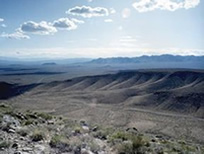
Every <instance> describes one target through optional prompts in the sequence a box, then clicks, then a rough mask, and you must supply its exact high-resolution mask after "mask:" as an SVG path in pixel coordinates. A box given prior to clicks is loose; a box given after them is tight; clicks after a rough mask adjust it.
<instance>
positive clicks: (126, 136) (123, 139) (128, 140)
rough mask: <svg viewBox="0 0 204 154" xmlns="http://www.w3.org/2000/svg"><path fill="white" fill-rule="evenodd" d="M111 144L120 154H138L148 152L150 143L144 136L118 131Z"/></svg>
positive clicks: (111, 139) (111, 138)
mask: <svg viewBox="0 0 204 154" xmlns="http://www.w3.org/2000/svg"><path fill="white" fill-rule="evenodd" d="M110 143H111V144H112V145H113V146H114V147H115V148H116V151H117V153H118V154H137V153H141V154H142V153H143V151H144V149H145V151H147V150H148V147H150V143H149V142H148V141H146V140H145V139H144V138H143V136H142V135H134V134H132V133H128V132H124V131H117V132H115V133H113V135H112V136H111V137H110Z"/></svg>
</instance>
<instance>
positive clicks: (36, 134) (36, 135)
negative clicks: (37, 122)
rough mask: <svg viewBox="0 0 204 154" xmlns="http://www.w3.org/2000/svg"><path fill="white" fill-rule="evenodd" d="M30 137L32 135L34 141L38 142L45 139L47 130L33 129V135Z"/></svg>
mask: <svg viewBox="0 0 204 154" xmlns="http://www.w3.org/2000/svg"><path fill="white" fill-rule="evenodd" d="M30 137H31V139H32V141H34V142H38V141H41V140H44V139H45V132H43V131H40V130H38V129H36V130H34V131H33V133H32V135H31V136H30Z"/></svg>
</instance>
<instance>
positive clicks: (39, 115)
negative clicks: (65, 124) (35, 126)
mask: <svg viewBox="0 0 204 154" xmlns="http://www.w3.org/2000/svg"><path fill="white" fill-rule="evenodd" d="M37 116H38V117H41V118H42V119H45V120H51V119H52V116H51V115H50V114H48V113H37Z"/></svg>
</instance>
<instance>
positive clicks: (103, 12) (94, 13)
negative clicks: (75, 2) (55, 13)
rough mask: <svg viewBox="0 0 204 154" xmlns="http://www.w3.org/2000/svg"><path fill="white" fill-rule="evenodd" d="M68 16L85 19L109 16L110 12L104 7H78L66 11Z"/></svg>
mask: <svg viewBox="0 0 204 154" xmlns="http://www.w3.org/2000/svg"><path fill="white" fill-rule="evenodd" d="M66 13H67V14H71V15H76V16H82V17H84V18H91V17H99V16H108V15H109V11H108V9H106V8H103V7H95V8H92V7H90V6H76V7H74V8H71V9H69V10H68V11H66Z"/></svg>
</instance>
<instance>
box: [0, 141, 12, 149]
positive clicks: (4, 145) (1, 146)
mask: <svg viewBox="0 0 204 154" xmlns="http://www.w3.org/2000/svg"><path fill="white" fill-rule="evenodd" d="M10 145H11V143H10V142H7V141H0V149H5V148H9V147H10Z"/></svg>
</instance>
